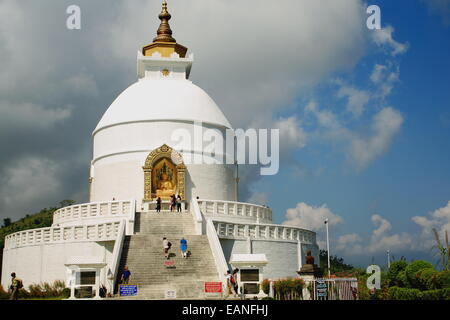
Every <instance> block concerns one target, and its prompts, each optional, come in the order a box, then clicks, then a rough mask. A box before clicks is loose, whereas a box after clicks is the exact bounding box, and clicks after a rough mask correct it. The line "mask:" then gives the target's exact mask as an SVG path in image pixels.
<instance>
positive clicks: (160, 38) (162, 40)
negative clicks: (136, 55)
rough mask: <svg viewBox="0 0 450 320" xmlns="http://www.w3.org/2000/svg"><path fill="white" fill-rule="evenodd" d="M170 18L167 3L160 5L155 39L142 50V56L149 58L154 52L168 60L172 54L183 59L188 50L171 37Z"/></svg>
mask: <svg viewBox="0 0 450 320" xmlns="http://www.w3.org/2000/svg"><path fill="white" fill-rule="evenodd" d="M171 18H172V16H171V15H170V13H169V11H168V10H167V2H166V1H164V2H163V4H162V10H161V13H160V14H159V19H160V20H161V23H160V25H159V28H158V31H157V32H156V34H157V35H156V38H154V39H153V43H151V44H149V45H148V46H145V47H144V48H142V54H143V55H144V56H146V57H151V56H152V55H153V54H154V53H155V52H158V53H159V54H161V56H162V57H164V58H170V57H171V56H172V54H174V53H177V54H178V55H179V56H180V58H185V57H186V53H187V51H188V49H187V48H186V47H184V46H182V45H181V44H178V43H177V41H176V40H175V39H174V38H173V37H172V33H173V32H172V29H171V28H170V25H169V21H170V19H171Z"/></svg>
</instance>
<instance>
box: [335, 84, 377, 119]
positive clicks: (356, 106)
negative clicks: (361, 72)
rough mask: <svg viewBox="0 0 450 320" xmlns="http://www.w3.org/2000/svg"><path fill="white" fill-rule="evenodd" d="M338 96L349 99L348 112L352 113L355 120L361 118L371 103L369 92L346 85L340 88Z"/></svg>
mask: <svg viewBox="0 0 450 320" xmlns="http://www.w3.org/2000/svg"><path fill="white" fill-rule="evenodd" d="M337 96H338V97H339V98H347V100H348V102H347V111H348V112H350V113H352V114H353V116H354V117H355V118H359V117H360V116H361V115H362V114H363V112H364V108H365V106H366V105H367V103H369V101H370V94H369V92H367V91H364V90H358V89H356V88H354V87H351V86H346V85H344V86H341V87H340V88H339V90H338V92H337Z"/></svg>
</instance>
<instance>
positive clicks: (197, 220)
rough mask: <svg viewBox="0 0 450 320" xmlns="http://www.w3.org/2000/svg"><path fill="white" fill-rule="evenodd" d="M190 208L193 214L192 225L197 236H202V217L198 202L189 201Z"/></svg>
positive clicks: (194, 200)
mask: <svg viewBox="0 0 450 320" xmlns="http://www.w3.org/2000/svg"><path fill="white" fill-rule="evenodd" d="M191 207H192V210H193V212H194V215H193V216H194V224H195V232H196V234H197V235H202V234H203V216H202V212H201V211H200V206H199V205H198V202H197V200H196V199H192V201H191Z"/></svg>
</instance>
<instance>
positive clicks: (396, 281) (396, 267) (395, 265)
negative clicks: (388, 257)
mask: <svg viewBox="0 0 450 320" xmlns="http://www.w3.org/2000/svg"><path fill="white" fill-rule="evenodd" d="M407 266H408V263H407V262H406V261H405V260H399V261H394V262H392V263H391V266H390V267H389V270H388V272H387V274H386V277H387V279H388V281H389V284H390V285H391V286H399V287H401V286H404V283H403V281H402V279H400V278H399V276H400V273H401V272H402V271H405V269H406V267H407Z"/></svg>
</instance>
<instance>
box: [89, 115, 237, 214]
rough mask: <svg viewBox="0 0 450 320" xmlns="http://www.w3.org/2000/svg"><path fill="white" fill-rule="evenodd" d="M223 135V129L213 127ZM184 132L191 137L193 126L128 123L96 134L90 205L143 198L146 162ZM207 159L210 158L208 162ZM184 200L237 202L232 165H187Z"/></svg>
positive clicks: (184, 155) (181, 122)
mask: <svg viewBox="0 0 450 320" xmlns="http://www.w3.org/2000/svg"><path fill="white" fill-rule="evenodd" d="M205 128H209V129H214V130H215V131H216V132H217V133H219V134H220V135H224V129H223V128H218V127H214V126H210V125H209V126H207V125H205ZM177 129H185V130H187V131H189V132H190V133H191V134H192V137H193V136H194V125H193V123H189V122H183V121H151V122H140V123H128V124H122V125H117V126H113V127H109V128H106V129H103V130H100V131H98V132H97V133H96V134H95V136H94V157H93V161H92V170H91V175H92V178H93V180H92V185H91V199H90V201H91V202H97V201H112V199H113V198H115V199H116V200H119V199H137V201H138V205H139V201H141V200H142V199H143V198H144V171H143V168H142V167H143V166H144V164H145V160H146V158H147V157H148V155H149V154H150V152H151V151H153V150H154V149H156V148H159V147H161V146H162V145H163V144H167V145H169V146H170V147H174V148H175V147H176V143H174V142H172V141H171V135H172V133H173V132H174V131H175V130H177ZM184 151H185V152H183V153H182V155H183V158H184V159H185V160H186V159H188V157H192V152H195V150H191V149H186V150H184ZM208 159H210V158H208ZM186 167H187V171H186V197H187V200H188V201H190V200H191V199H192V197H196V196H199V197H200V198H204V199H215V200H228V201H235V200H236V193H235V190H236V185H235V180H234V179H235V167H234V165H218V164H214V165H208V164H200V165H199V164H189V163H188V162H187V161H186Z"/></svg>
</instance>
